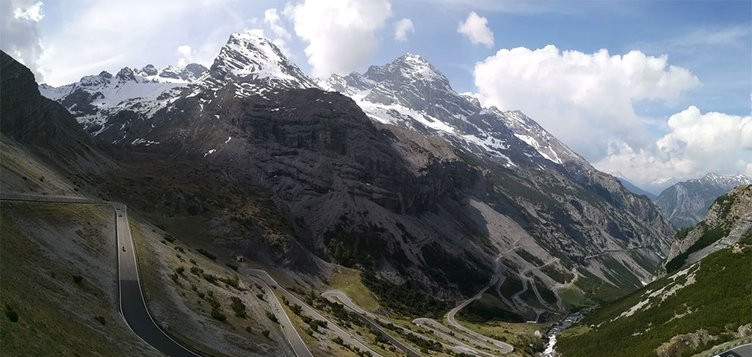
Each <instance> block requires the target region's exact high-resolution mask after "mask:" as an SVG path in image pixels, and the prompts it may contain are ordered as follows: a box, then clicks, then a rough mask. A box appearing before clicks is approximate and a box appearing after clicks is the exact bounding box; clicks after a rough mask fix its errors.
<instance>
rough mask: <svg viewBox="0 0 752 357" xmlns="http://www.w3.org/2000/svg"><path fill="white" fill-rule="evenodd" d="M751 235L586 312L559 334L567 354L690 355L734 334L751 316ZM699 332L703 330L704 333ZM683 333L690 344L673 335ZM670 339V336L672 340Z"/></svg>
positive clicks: (616, 356) (617, 356)
mask: <svg viewBox="0 0 752 357" xmlns="http://www.w3.org/2000/svg"><path fill="white" fill-rule="evenodd" d="M750 291H752V235H747V236H746V237H745V238H743V239H742V240H741V241H740V242H739V244H737V245H736V246H735V247H732V248H728V249H723V250H721V251H718V252H716V253H714V254H712V255H710V256H708V257H706V258H705V259H703V260H702V261H700V262H698V263H696V264H693V265H691V266H689V267H687V268H685V269H684V270H681V271H679V272H677V273H675V274H673V275H670V276H667V277H664V278H662V279H660V280H658V281H655V282H653V283H651V284H649V285H648V286H646V287H644V288H642V289H640V290H638V291H636V292H634V293H632V294H630V295H628V296H626V297H623V298H621V299H619V300H617V301H615V302H614V303H612V304H609V305H605V306H604V307H603V308H601V309H599V310H597V311H596V312H594V313H593V314H591V315H589V316H588V317H587V318H586V319H585V320H584V321H583V322H582V325H583V326H582V327H579V328H574V329H571V330H568V331H565V332H564V333H562V335H561V336H560V338H559V343H558V345H557V351H559V352H560V353H561V354H562V355H563V356H565V357H580V356H582V357H586V356H612V357H620V356H623V357H633V356H658V355H659V353H658V351H659V350H660V351H662V353H661V354H660V355H665V356H691V355H693V354H694V353H697V352H700V351H703V350H706V349H708V348H710V347H711V346H714V345H717V344H720V343H722V342H724V341H728V340H732V339H735V338H738V337H739V336H738V334H737V329H738V328H739V326H742V325H745V324H749V323H750V316H752V299H750ZM701 330H705V331H707V334H705V333H704V332H702V331H701ZM680 335H685V336H684V337H686V338H685V340H687V341H691V342H689V343H683V342H681V341H680V340H681V338H678V337H676V336H680ZM672 338H673V340H672Z"/></svg>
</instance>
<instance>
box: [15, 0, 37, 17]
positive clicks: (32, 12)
mask: <svg viewBox="0 0 752 357" xmlns="http://www.w3.org/2000/svg"><path fill="white" fill-rule="evenodd" d="M13 17H15V18H17V19H21V20H29V21H33V22H39V21H40V20H42V19H43V18H44V14H42V2H41V1H37V2H36V3H34V4H33V5H31V6H29V7H27V8H25V9H22V8H16V9H15V10H14V11H13Z"/></svg>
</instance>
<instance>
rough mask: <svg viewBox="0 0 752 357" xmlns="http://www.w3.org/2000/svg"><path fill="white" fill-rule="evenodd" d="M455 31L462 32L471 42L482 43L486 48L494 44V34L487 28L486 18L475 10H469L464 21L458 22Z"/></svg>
mask: <svg viewBox="0 0 752 357" xmlns="http://www.w3.org/2000/svg"><path fill="white" fill-rule="evenodd" d="M457 32H459V33H461V34H464V35H465V36H466V37H467V38H468V39H469V40H470V42H472V43H473V44H483V45H485V46H486V47H488V48H491V47H493V45H494V34H493V32H491V29H490V28H488V19H486V18H485V17H483V16H479V15H478V14H476V13H475V11H471V12H470V14H469V15H467V19H465V21H464V22H460V24H459V26H457Z"/></svg>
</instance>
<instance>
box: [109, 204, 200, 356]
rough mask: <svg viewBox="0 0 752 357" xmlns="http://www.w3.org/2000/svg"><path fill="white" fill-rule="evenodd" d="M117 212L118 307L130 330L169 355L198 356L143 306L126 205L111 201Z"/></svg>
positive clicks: (144, 304) (144, 303)
mask: <svg viewBox="0 0 752 357" xmlns="http://www.w3.org/2000/svg"><path fill="white" fill-rule="evenodd" d="M112 205H113V207H115V212H116V214H117V240H118V280H119V281H120V311H121V312H122V314H123V317H124V318H125V321H126V323H127V324H128V326H130V328H131V330H133V332H135V333H136V335H138V336H139V337H141V338H142V339H143V340H144V341H146V343H148V344H150V345H152V346H153V347H154V348H156V349H157V350H159V351H160V352H162V353H164V354H166V355H168V356H171V357H196V356H200V355H199V354H196V353H194V352H192V351H190V350H189V349H187V348H186V347H183V346H182V345H181V344H179V343H178V342H177V341H175V340H173V339H172V338H170V336H168V335H167V334H166V333H164V331H162V329H160V328H159V326H158V325H157V323H156V322H155V321H154V319H153V318H152V317H151V314H149V310H147V309H146V302H145V301H144V296H143V292H142V291H141V283H140V281H139V277H138V266H137V263H136V251H135V246H134V244H133V237H132V236H131V228H130V225H129V224H128V211H127V208H126V206H125V205H123V204H119V203H112Z"/></svg>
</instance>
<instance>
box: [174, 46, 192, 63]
mask: <svg viewBox="0 0 752 357" xmlns="http://www.w3.org/2000/svg"><path fill="white" fill-rule="evenodd" d="M177 51H178V54H179V55H180V56H179V58H178V67H185V65H187V64H189V63H192V62H194V60H195V58H196V54H195V52H194V51H193V49H192V48H191V46H188V45H180V46H178V48H177Z"/></svg>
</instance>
